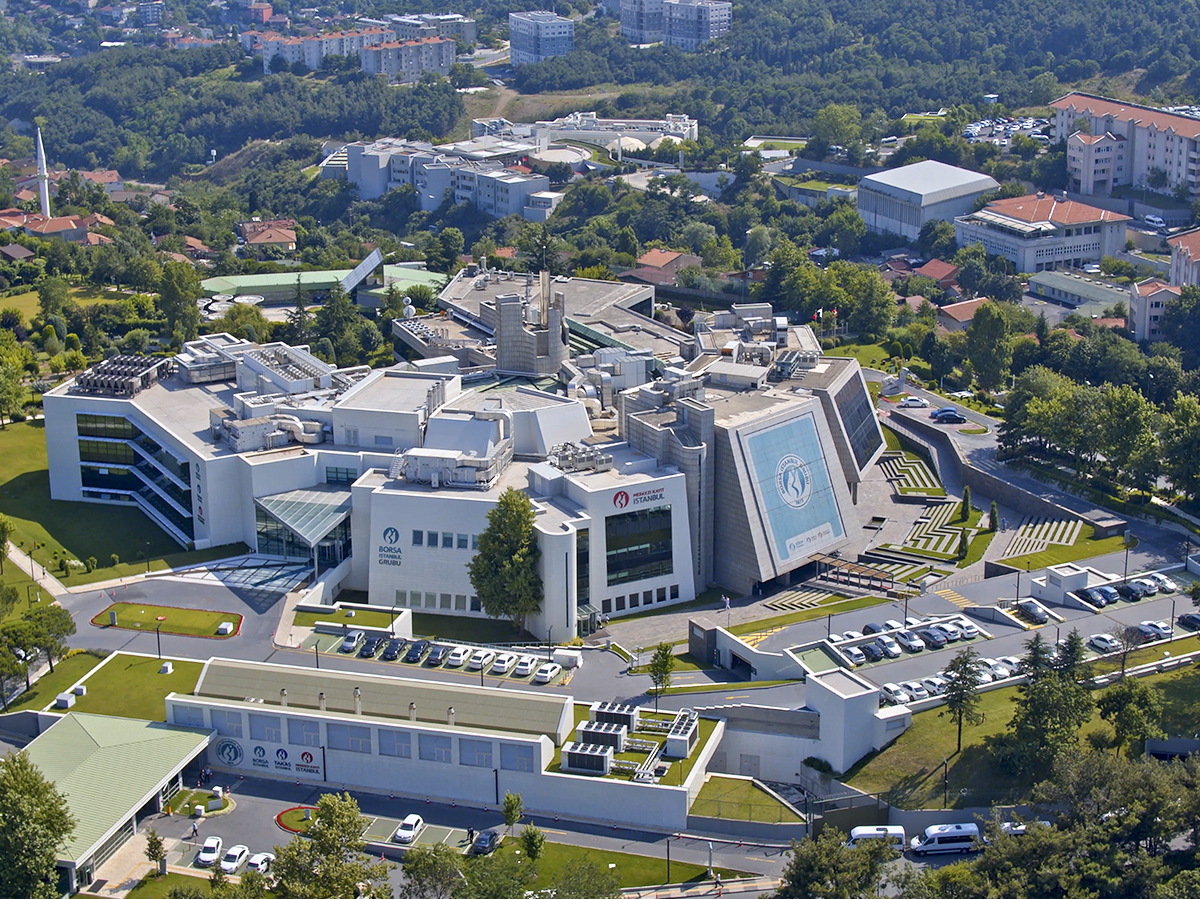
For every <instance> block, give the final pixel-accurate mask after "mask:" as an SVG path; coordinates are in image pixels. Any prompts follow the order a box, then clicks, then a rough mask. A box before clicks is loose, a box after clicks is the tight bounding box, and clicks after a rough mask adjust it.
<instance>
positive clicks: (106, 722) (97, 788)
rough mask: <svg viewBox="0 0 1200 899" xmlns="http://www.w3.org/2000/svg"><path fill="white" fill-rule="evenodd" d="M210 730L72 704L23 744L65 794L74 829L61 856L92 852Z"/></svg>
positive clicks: (79, 856) (68, 857) (79, 857)
mask: <svg viewBox="0 0 1200 899" xmlns="http://www.w3.org/2000/svg"><path fill="white" fill-rule="evenodd" d="M210 736H211V732H210V731H203V730H196V729H194V728H188V727H177V726H175V725H173V724H163V723H162V722H160V721H142V720H140V719H135V718H114V717H110V716H108V715H87V714H84V713H82V712H69V713H67V715H65V716H64V717H63V718H62V719H61V720H60V721H57V722H55V724H54V725H53V726H52V727H51V728H50V729H49V730H47V731H45V732H44V733H43V734H42V735H41V736H39V737H38V738H37V739H36V740H34V741H33V742H32V743H30V744H29V745H28V746H27V747H26V748H25V751H26V752H27V753H28V755H29V760H30V761H31V762H33V764H35V765H37V767H38V769H39V770H40V771H41V772H42V774H43V775H44V776H45V777H46V779H47V780H50V781H52V782H53V783H54V785H55V787H57V788H58V791H59V792H60V793H62V794H63V796H65V797H66V800H67V805H68V806H69V807H70V809H71V812H72V814H74V815H75V818H76V824H75V830H74V832H73V833H72V834H71V836H70V837H69V838H68V840H67V842H66V845H65V846H63V848H62V849H61V850H60V852H59V858H60V859H65V860H69V861H74V862H78V861H81V860H83V859H85V858H87V857H88V855H90V854H91V852H92V850H93V849H94V848H95V846H96V845H97V844H98V843H100V842H101V841H102V840H104V839H105V838H106V837H107V836H108V834H109V833H110V831H112V830H113V828H115V827H116V826H117V825H118V824H119V823H121V822H122V821H124V820H126V819H127V818H128V817H129V816H130V814H131V813H133V812H135V811H137V810H138V809H139V808H141V806H142V805H143V804H144V803H145V802H146V801H147V799H149V798H153V796H154V794H155V793H156V792H157V791H158V789H159V788H160V786H161V785H162V784H163V782H164V781H165V780H167V778H169V777H170V776H171V774H172V773H173V772H175V771H176V770H177V769H178V768H180V767H182V766H183V764H185V763H186V762H187V761H188V760H189V759H191V758H193V757H194V756H195V755H196V754H197V753H199V752H200V750H201V749H203V748H204V747H205V746H206V745H207V744H208V741H209V738H210Z"/></svg>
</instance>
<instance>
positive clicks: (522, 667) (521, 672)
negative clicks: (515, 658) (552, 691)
mask: <svg viewBox="0 0 1200 899" xmlns="http://www.w3.org/2000/svg"><path fill="white" fill-rule="evenodd" d="M540 661H541V659H539V658H538V657H537V656H521V661H519V662H517V667H516V668H514V669H513V677H529V675H531V674H533V672H534V671H536V670H537V666H538V662H540Z"/></svg>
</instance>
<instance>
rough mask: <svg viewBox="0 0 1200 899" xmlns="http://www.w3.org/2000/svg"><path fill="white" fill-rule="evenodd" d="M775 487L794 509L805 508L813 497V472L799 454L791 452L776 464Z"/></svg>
mask: <svg viewBox="0 0 1200 899" xmlns="http://www.w3.org/2000/svg"><path fill="white" fill-rule="evenodd" d="M775 489H776V490H778V491H779V496H780V498H781V499H782V500H783V501H784V502H785V503H787V504H788V505H789V506H791V507H792V508H793V509H803V508H804V507H805V506H807V505H808V501H809V500H810V499H812V473H811V472H810V471H809V470H808V465H807V464H806V463H805V461H804V460H803V459H801V458H800V457H799V456H796V455H792V454H791V453H789V454H788V455H786V456H784V457H783V458H782V459H780V460H779V464H778V465H777V466H775Z"/></svg>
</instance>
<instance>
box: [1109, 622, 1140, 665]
mask: <svg viewBox="0 0 1200 899" xmlns="http://www.w3.org/2000/svg"><path fill="white" fill-rule="evenodd" d="M1108 636H1110V637H1112V638H1113V640H1114V641H1116V644H1117V652H1118V653H1119V654H1120V656H1121V677H1122V678H1123V677H1125V665H1126V663H1127V662H1128V661H1129V654H1130V653H1131V652H1133V651H1134V650H1135V649H1137V648H1138V647H1139V646H1141V645H1142V632H1141V631H1139V630H1138V629H1137V628H1136V627H1134V626H1133V625H1132V624H1126V625H1117V626H1115V627H1114V628H1113V629H1112V630H1111V631H1109V632H1108Z"/></svg>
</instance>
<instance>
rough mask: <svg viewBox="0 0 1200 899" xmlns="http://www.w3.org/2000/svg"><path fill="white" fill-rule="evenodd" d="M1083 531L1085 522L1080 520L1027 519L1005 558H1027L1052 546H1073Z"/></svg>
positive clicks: (1015, 536) (1014, 537) (1018, 529)
mask: <svg viewBox="0 0 1200 899" xmlns="http://www.w3.org/2000/svg"><path fill="white" fill-rule="evenodd" d="M1082 530H1083V522H1082V521H1079V520H1078V519H1076V520H1074V521H1067V520H1064V519H1061V518H1030V519H1027V520H1026V521H1025V522H1024V523H1023V524H1022V525H1021V526H1020V527H1019V528H1017V532H1016V534H1014V535H1013V538H1012V542H1011V543H1009V544H1008V549H1007V550H1005V551H1004V556H1003V558H1005V559H1008V558H1011V557H1013V556H1025V555H1029V554H1030V553H1040V552H1043V551H1044V550H1046V549H1047V548H1048V547H1049V546H1050V545H1051V544H1058V545H1060V546H1073V545H1074V543H1075V541H1076V540H1078V539H1079V534H1080V532H1081V531H1082Z"/></svg>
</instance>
